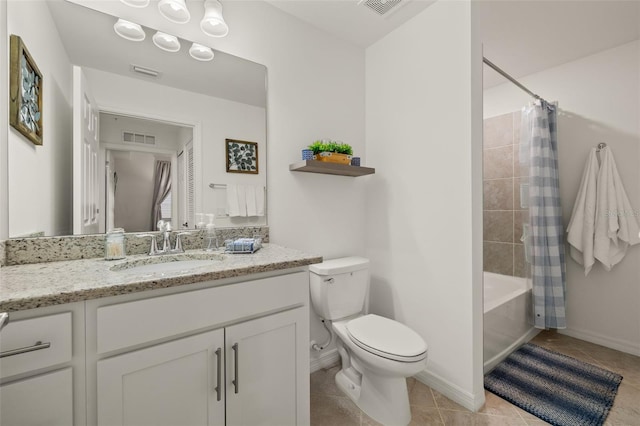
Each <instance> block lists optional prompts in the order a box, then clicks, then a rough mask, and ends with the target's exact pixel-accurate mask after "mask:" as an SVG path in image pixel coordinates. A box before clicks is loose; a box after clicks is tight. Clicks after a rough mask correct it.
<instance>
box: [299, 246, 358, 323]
mask: <svg viewBox="0 0 640 426" xmlns="http://www.w3.org/2000/svg"><path fill="white" fill-rule="evenodd" d="M309 271H310V284H309V285H310V292H311V303H312V305H313V309H314V310H315V312H316V314H318V316H320V318H322V319H327V320H338V319H341V318H346V317H348V316H351V315H355V314H357V313H360V312H362V311H363V310H364V305H365V301H366V298H367V296H368V290H369V259H365V258H363V257H343V258H339V259H331V260H327V261H325V262H322V263H316V264H314V265H309Z"/></svg>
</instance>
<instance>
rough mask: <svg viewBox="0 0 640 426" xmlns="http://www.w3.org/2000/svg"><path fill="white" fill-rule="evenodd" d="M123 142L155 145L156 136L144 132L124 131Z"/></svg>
mask: <svg viewBox="0 0 640 426" xmlns="http://www.w3.org/2000/svg"><path fill="white" fill-rule="evenodd" d="M122 142H125V143H139V144H144V145H155V144H156V137H155V136H153V135H144V134H142V133H136V132H127V131H124V132H122Z"/></svg>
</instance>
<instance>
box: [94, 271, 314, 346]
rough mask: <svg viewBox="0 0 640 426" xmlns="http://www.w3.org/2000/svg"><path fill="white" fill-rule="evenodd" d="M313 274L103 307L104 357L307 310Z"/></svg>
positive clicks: (99, 340) (99, 321)
mask: <svg viewBox="0 0 640 426" xmlns="http://www.w3.org/2000/svg"><path fill="white" fill-rule="evenodd" d="M308 294H309V273H308V272H297V273H293V274H289V275H280V276H276V277H271V278H264V279H259V280H253V281H245V282H240V283H236V284H230V285H223V286H219V287H212V288H208V289H203V290H194V291H189V292H184V293H178V294H171V295H167V296H160V297H155V298H151V299H144V300H136V301H133V302H127V303H119V304H116V305H109V306H103V307H100V308H98V310H97V352H98V354H101V353H105V352H109V351H114V350H118V349H123V348H126V347H129V346H134V345H139V344H143V343H147V342H152V341H154V340H158V339H163V338H167V337H170V336H174V335H178V334H180V333H187V332H192V331H194V330H198V329H202V328H206V327H213V326H216V325H219V324H224V323H228V322H230V321H238V320H241V319H243V318H249V317H255V316H258V315H261V314H263V313H267V312H273V311H276V310H279V309H284V308H288V307H293V306H301V305H306V304H307V303H308V297H309V296H308Z"/></svg>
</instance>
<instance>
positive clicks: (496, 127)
mask: <svg viewBox="0 0 640 426" xmlns="http://www.w3.org/2000/svg"><path fill="white" fill-rule="evenodd" d="M483 137H484V143H483V145H484V148H495V147H498V146H505V145H512V144H513V117H512V114H504V115H498V116H496V117H491V118H487V119H485V120H484V134H483Z"/></svg>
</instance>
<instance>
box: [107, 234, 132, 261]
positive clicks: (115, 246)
mask: <svg viewBox="0 0 640 426" xmlns="http://www.w3.org/2000/svg"><path fill="white" fill-rule="evenodd" d="M126 255H127V254H126V252H125V249H124V229H122V228H115V229H112V230H111V231H109V232H107V239H106V240H105V243H104V258H105V260H117V259H124V258H125V256H126Z"/></svg>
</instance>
